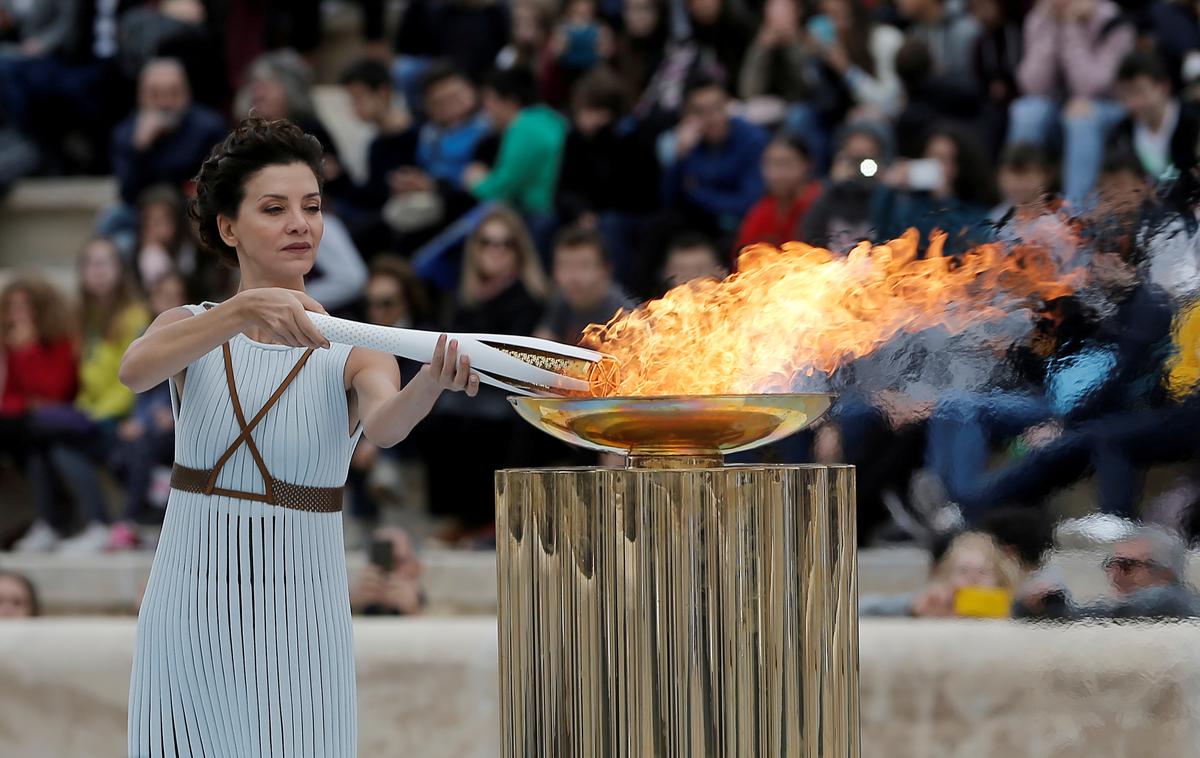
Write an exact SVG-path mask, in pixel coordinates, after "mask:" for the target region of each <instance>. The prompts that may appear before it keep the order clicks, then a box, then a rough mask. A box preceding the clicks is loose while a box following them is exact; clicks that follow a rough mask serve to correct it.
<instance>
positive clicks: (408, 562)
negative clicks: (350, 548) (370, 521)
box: [350, 526, 425, 616]
mask: <svg viewBox="0 0 1200 758" xmlns="http://www.w3.org/2000/svg"><path fill="white" fill-rule="evenodd" d="M373 538H374V541H373V543H372V545H371V553H370V555H369V556H368V557H369V558H370V560H369V562H368V563H367V565H366V566H365V567H364V568H363V571H362V573H361V574H359V575H358V577H356V578H355V580H354V584H353V585H352V586H351V588H350V607H351V608H352V609H353V610H354V611H355V612H356V613H361V614H363V615H364V616H411V615H413V614H417V613H420V612H421V610H422V609H423V608H424V606H425V598H424V593H423V592H422V591H421V573H422V571H423V567H422V565H421V561H420V559H418V558H417V554H416V551H415V550H414V549H413V544H412V538H411V537H410V536H409V535H408V532H406V531H404V530H403V529H401V528H399V527H394V526H392V527H381V528H379V529H376V530H375V531H374V533H373ZM377 546H378V547H377ZM389 547H390V549H391V552H390V553H388V552H386V551H387V549H388V548H389Z"/></svg>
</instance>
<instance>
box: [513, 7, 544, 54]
mask: <svg viewBox="0 0 1200 758" xmlns="http://www.w3.org/2000/svg"><path fill="white" fill-rule="evenodd" d="M542 36H543V34H542V24H541V19H539V18H538V12H537V9H536V8H534V7H533V5H532V4H530V3H517V4H515V5H514V6H513V10H512V41H513V44H514V45H517V46H518V47H541V45H542V42H543V40H542Z"/></svg>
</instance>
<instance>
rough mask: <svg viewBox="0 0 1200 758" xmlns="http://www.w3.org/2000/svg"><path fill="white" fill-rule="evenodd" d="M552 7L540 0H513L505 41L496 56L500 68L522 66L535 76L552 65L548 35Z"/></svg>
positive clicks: (551, 26) (551, 18) (540, 76)
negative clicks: (509, 24) (505, 43)
mask: <svg viewBox="0 0 1200 758" xmlns="http://www.w3.org/2000/svg"><path fill="white" fill-rule="evenodd" d="M554 19H555V15H554V8H553V6H552V5H550V4H547V3H544V2H541V0H514V2H513V4H512V12H511V14H510V22H511V27H510V29H509V34H508V44H507V45H505V46H504V48H503V49H502V50H501V51H500V52H499V54H497V56H496V68H498V69H500V70H502V71H508V70H511V69H518V68H524V69H528V70H530V71H532V72H534V73H535V74H536V75H537V78H538V79H539V80H540V79H541V78H542V73H543V72H544V71H545V70H546V68H547V67H548V66H550V65H551V63H552V62H553V61H552V57H551V53H550V35H551V34H552V33H553V31H554Z"/></svg>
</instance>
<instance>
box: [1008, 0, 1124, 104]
mask: <svg viewBox="0 0 1200 758" xmlns="http://www.w3.org/2000/svg"><path fill="white" fill-rule="evenodd" d="M1050 5H1051V3H1050V2H1049V1H1048V0H1041V2H1039V3H1038V4H1037V5H1036V6H1035V7H1034V9H1033V10H1032V11H1030V13H1029V15H1028V16H1027V17H1026V18H1025V53H1024V55H1023V56H1022V57H1021V65H1020V66H1019V67H1018V69H1017V82H1018V83H1019V84H1020V86H1021V92H1022V93H1023V94H1026V95H1043V96H1046V97H1056V96H1064V97H1065V98H1071V97H1104V96H1107V95H1108V94H1109V92H1110V90H1111V89H1112V86H1113V82H1114V80H1115V79H1116V76H1117V67H1118V66H1119V65H1120V64H1121V59H1122V58H1124V57H1125V56H1126V55H1128V54H1129V52H1130V51H1132V50H1133V45H1134V30H1133V27H1132V26H1131V25H1130V24H1128V23H1123V22H1119V21H1116V19H1117V17H1118V16H1120V14H1121V10H1120V8H1118V7H1117V4H1116V3H1114V2H1112V0H1098V2H1097V4H1096V10H1095V12H1094V13H1092V16H1091V18H1090V19H1088V21H1087V22H1086V23H1082V24H1081V23H1078V22H1075V21H1061V20H1059V19H1056V18H1055V17H1054V15H1053V13H1052V12H1051V11H1050ZM1106 30H1107V31H1106ZM1063 86H1065V87H1066V89H1065V91H1063V90H1062V87H1063Z"/></svg>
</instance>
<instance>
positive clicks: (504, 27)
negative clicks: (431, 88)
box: [393, 0, 516, 113]
mask: <svg viewBox="0 0 1200 758" xmlns="http://www.w3.org/2000/svg"><path fill="white" fill-rule="evenodd" d="M510 14H511V15H515V14H516V10H515V9H513V10H511V11H510V9H509V8H508V6H507V5H506V4H504V3H494V2H483V3H477V2H467V1H466V0H450V1H449V2H443V1H441V0H414V1H413V2H410V3H407V4H405V6H404V14H403V15H402V16H401V18H400V24H399V26H397V27H396V38H395V45H394V48H395V51H396V53H397V54H398V58H397V66H396V67H395V68H394V69H393V73H394V74H395V75H396V84H397V87H398V88H399V89H400V90H401V91H404V92H407V91H408V87H407V86H406V85H407V84H409V83H410V82H413V81H420V77H421V75H422V74H423V72H424V66H427V65H428V64H429V63H431V62H433V61H436V60H449V61H450V62H451V63H452V64H453V65H454V67H455V68H456V69H458V70H460V71H464V72H466V73H467V75H469V76H471V77H476V78H478V77H480V76H482V75H483V73H484V72H485V71H487V70H488V68H489V67H491V66H492V65H493V63H494V62H495V60H496V56H497V55H498V54H499V53H500V50H501V48H503V47H504V44H505V41H506V39H507V38H508V37H509V17H510ZM409 105H410V107H413V106H416V107H413V111H414V112H416V113H420V112H421V111H422V110H423V108H422V107H421V106H420V103H419V102H417V103H409Z"/></svg>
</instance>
